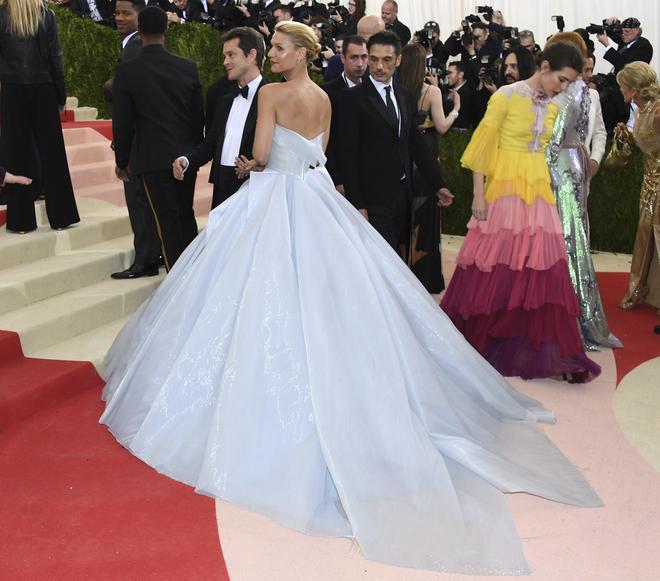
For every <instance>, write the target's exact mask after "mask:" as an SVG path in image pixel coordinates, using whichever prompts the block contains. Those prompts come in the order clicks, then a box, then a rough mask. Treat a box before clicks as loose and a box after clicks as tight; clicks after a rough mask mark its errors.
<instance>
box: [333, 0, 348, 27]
mask: <svg viewBox="0 0 660 581" xmlns="http://www.w3.org/2000/svg"><path fill="white" fill-rule="evenodd" d="M335 14H338V15H339V16H340V17H341V19H342V21H343V22H346V21H347V20H348V19H349V17H350V14H349V13H348V8H346V6H343V5H342V3H341V0H331V1H330V2H328V15H329V16H334V15H335Z"/></svg>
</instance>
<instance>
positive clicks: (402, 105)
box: [394, 90, 408, 135]
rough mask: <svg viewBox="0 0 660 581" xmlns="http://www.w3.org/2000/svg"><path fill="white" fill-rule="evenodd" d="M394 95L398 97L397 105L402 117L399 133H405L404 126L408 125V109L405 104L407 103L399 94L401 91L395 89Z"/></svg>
mask: <svg viewBox="0 0 660 581" xmlns="http://www.w3.org/2000/svg"><path fill="white" fill-rule="evenodd" d="M394 97H395V98H396V106H397V107H398V109H399V118H400V125H399V126H400V127H401V131H400V132H399V128H398V127H397V133H399V134H400V135H401V134H403V128H404V127H407V125H406V123H407V122H408V110H407V108H406V106H405V103H404V101H403V99H401V97H400V96H399V91H396V90H395V91H394Z"/></svg>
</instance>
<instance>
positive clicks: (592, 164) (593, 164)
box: [589, 159, 600, 177]
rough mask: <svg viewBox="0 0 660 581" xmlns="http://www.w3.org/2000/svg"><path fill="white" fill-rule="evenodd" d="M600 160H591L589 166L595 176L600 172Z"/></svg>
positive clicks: (592, 175)
mask: <svg viewBox="0 0 660 581" xmlns="http://www.w3.org/2000/svg"><path fill="white" fill-rule="evenodd" d="M599 167H600V166H599V165H598V162H597V161H596V160H595V159H590V160H589V168H590V169H591V177H594V176H595V175H596V174H597V173H598V168H599Z"/></svg>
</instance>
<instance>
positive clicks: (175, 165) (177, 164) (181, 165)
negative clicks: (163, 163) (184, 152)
mask: <svg viewBox="0 0 660 581" xmlns="http://www.w3.org/2000/svg"><path fill="white" fill-rule="evenodd" d="M187 169H188V160H187V159H186V158H185V157H183V156H181V157H177V158H176V159H175V160H174V161H173V162H172V173H173V174H174V179H175V180H179V181H180V182H181V181H183V176H184V174H185V172H186V170H187Z"/></svg>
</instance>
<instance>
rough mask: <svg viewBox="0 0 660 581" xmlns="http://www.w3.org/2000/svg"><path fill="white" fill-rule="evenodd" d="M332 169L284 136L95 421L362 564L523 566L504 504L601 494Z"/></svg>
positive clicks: (159, 300)
mask: <svg viewBox="0 0 660 581" xmlns="http://www.w3.org/2000/svg"><path fill="white" fill-rule="evenodd" d="M324 162H325V157H324V155H323V151H322V148H321V136H319V137H317V138H316V139H313V140H308V139H305V138H303V137H302V136H300V135H298V134H297V133H294V132H293V131H291V130H288V129H286V128H284V127H281V126H277V127H276V129H275V136H274V141H273V147H272V152H271V155H270V160H269V162H268V166H267V168H266V169H265V171H263V172H261V173H253V174H252V176H251V178H250V180H249V182H247V183H246V184H245V185H243V187H242V188H241V189H240V190H239V191H238V192H237V193H236V194H235V195H233V196H232V197H231V198H229V199H228V200H227V201H226V202H225V203H223V204H222V205H220V206H219V207H217V208H216V209H215V210H213V212H211V214H210V217H209V223H208V226H207V228H206V229H205V230H204V231H203V232H202V233H201V234H200V235H199V236H198V237H197V238H196V239H195V240H194V241H193V243H192V244H191V245H190V246H189V247H188V249H187V250H186V251H185V252H184V254H183V255H182V256H181V258H180V259H179V260H178V262H177V263H176V265H175V267H174V268H173V269H172V271H171V272H170V273H169V274H168V276H167V277H166V279H165V280H164V282H163V283H162V284H161V286H160V288H159V289H158V290H157V292H156V293H155V294H154V295H153V296H152V297H151V299H150V300H149V301H147V302H146V303H145V304H144V305H143V306H142V307H141V308H140V310H139V311H138V312H137V313H136V314H135V316H134V317H133V318H132V319H131V320H130V321H129V323H128V324H127V325H126V326H125V327H124V329H123V330H122V331H121V333H120V334H119V336H118V337H117V339H116V341H115V343H114V345H113V346H112V348H111V350H110V352H109V354H108V358H107V367H106V370H105V373H104V376H105V379H106V380H107V385H106V388H105V390H104V397H105V398H106V401H107V407H106V410H105V413H104V414H103V416H102V417H101V422H103V423H105V424H107V425H108V427H109V428H110V430H111V431H112V433H113V434H114V435H115V437H116V438H117V440H119V442H120V443H121V444H122V445H124V446H126V447H127V448H128V449H129V450H130V451H131V452H132V453H133V454H135V455H136V456H138V457H139V458H141V459H142V460H143V461H144V462H146V463H148V464H149V465H150V466H152V467H153V468H155V469H156V470H158V471H159V472H162V473H164V474H167V475H169V476H171V477H172V478H175V479H176V480H180V481H181V482H185V483H188V484H190V485H191V486H194V487H195V489H196V490H197V491H198V492H202V493H205V494H209V495H211V496H214V497H217V498H222V499H225V500H228V501H230V502H233V503H236V504H237V505H240V506H242V507H244V508H247V509H250V510H253V511H255V512H258V513H261V514H264V515H266V516H268V517H270V518H272V519H274V520H275V521H277V522H279V523H282V524H284V525H286V526H289V527H293V528H295V529H298V530H300V531H304V532H306V533H310V534H315V535H336V536H344V537H353V538H355V539H356V540H357V542H358V543H359V545H360V547H361V548H362V550H363V552H364V554H365V555H366V556H367V557H368V558H371V559H375V560H379V561H384V562H388V563H393V564H396V565H401V566H409V567H417V568H426V569H433V570H441V571H455V572H462V573H482V574H486V573H491V574H519V573H525V572H527V571H528V567H527V563H526V561H525V557H524V555H523V553H522V549H521V545H520V541H519V539H518V536H517V533H516V530H515V526H514V523H513V520H512V518H511V514H510V511H509V508H508V507H507V504H506V502H505V498H504V495H503V494H502V493H503V492H523V491H524V492H528V493H530V494H534V495H538V496H542V497H545V498H548V499H552V500H557V501H560V502H565V503H569V504H574V505H578V506H597V505H599V504H600V501H599V499H598V496H597V495H596V493H595V492H594V491H593V490H592V488H591V487H590V486H589V484H588V483H587V481H586V480H585V479H584V478H583V476H582V475H581V474H580V473H579V472H578V470H577V469H576V468H575V467H574V466H573V465H572V464H571V463H570V462H569V461H568V460H567V459H566V458H565V457H564V456H563V455H562V453H561V452H560V451H559V450H558V449H557V448H556V447H555V446H554V445H553V444H552V443H551V442H550V441H549V440H548V439H547V438H546V437H545V436H544V435H543V434H542V433H541V432H540V431H539V430H538V429H537V428H536V425H535V424H536V422H537V421H538V420H541V421H547V422H552V421H554V418H553V416H552V414H551V413H550V412H549V411H547V410H545V409H543V407H542V406H541V405H540V404H539V403H538V402H536V401H534V400H532V399H530V398H528V397H526V396H525V395H522V394H520V393H518V392H517V391H515V390H514V389H513V388H512V387H511V386H510V385H509V384H508V383H507V382H506V381H505V380H504V379H503V378H502V377H501V376H500V375H499V374H498V373H497V372H496V371H495V370H494V369H493V368H492V367H491V366H490V365H489V364H488V363H487V362H486V361H485V360H484V359H483V358H482V357H481V356H480V355H479V354H478V353H477V352H476V351H475V350H474V349H473V348H472V347H471V346H470V345H469V344H468V343H467V342H466V341H465V340H464V339H463V336H462V335H461V334H460V333H459V332H458V331H456V329H455V328H454V326H453V325H452V323H451V322H450V320H449V319H448V318H447V317H446V316H445V314H444V313H443V312H442V310H441V309H440V308H439V307H438V305H437V304H436V303H435V302H434V301H433V300H432V298H431V296H430V295H429V294H428V293H427V292H426V290H425V289H424V287H423V286H422V285H421V284H420V283H419V282H418V281H417V279H416V278H415V276H414V275H413V274H412V273H411V272H410V271H409V270H408V268H407V266H406V265H405V264H404V263H403V261H402V260H401V259H400V258H399V257H398V256H397V255H396V254H395V253H394V252H393V251H392V249H391V248H390V247H389V246H388V244H387V243H386V242H385V241H384V240H383V239H382V238H381V236H380V235H379V234H378V233H377V232H376V231H375V230H374V229H373V228H372V227H371V226H370V225H369V224H368V223H367V222H366V221H365V220H364V219H363V218H362V216H361V215H360V214H359V213H358V212H357V211H356V210H355V209H354V208H353V207H352V206H351V205H350V204H349V203H348V202H347V201H346V200H345V199H344V198H343V197H342V196H341V195H339V194H338V193H337V192H336V191H335V189H334V187H333V184H332V180H331V179H330V177H329V175H328V173H327V171H326V170H325V168H324V167H323V164H324Z"/></svg>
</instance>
